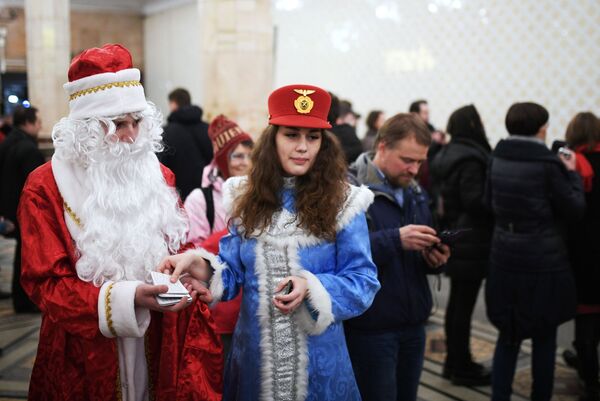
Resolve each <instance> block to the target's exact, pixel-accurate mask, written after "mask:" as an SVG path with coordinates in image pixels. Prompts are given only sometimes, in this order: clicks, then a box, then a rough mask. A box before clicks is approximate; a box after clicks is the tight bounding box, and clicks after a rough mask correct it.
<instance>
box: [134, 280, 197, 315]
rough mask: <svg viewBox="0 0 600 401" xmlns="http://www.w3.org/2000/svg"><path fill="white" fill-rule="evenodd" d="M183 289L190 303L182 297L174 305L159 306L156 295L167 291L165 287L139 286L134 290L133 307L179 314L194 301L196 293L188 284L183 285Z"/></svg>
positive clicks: (167, 288)
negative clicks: (190, 298) (187, 292)
mask: <svg viewBox="0 0 600 401" xmlns="http://www.w3.org/2000/svg"><path fill="white" fill-rule="evenodd" d="M184 286H185V288H186V289H187V290H188V291H190V295H191V296H192V301H191V302H188V301H187V299H188V298H187V297H182V298H181V300H180V301H179V302H178V303H176V304H175V305H171V306H160V305H159V304H158V301H157V300H156V296H157V295H158V294H164V293H165V292H167V291H168V290H169V287H167V286H166V285H151V284H140V285H138V287H137V288H136V289H135V298H134V302H135V306H138V307H140V308H146V309H151V310H154V311H157V312H179V311H180V310H182V309H185V308H187V306H188V305H191V304H192V303H194V301H195V300H196V297H197V296H198V293H197V292H196V291H195V290H194V289H193V288H192V286H191V285H190V284H184Z"/></svg>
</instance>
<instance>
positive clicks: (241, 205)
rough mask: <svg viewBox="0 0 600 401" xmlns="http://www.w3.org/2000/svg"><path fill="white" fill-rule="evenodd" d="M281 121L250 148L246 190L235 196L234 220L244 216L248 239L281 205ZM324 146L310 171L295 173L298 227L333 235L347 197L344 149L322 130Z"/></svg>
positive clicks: (332, 237) (326, 236)
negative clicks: (252, 148)
mask: <svg viewBox="0 0 600 401" xmlns="http://www.w3.org/2000/svg"><path fill="white" fill-rule="evenodd" d="M278 129H279V126H276V125H269V126H268V127H267V129H265V131H264V132H263V134H262V135H261V136H260V138H259V139H258V142H257V144H256V147H255V148H254V150H253V152H252V156H251V157H252V169H251V170H250V174H249V176H248V184H247V185H246V187H245V189H244V193H243V194H242V195H240V197H239V198H238V199H237V200H236V203H235V206H234V209H233V213H232V219H235V220H238V219H239V221H241V226H242V227H243V229H244V236H245V237H246V238H247V237H249V236H250V235H251V234H252V233H254V232H255V231H256V230H257V231H259V233H262V232H264V230H265V229H266V228H268V227H269V225H270V224H271V218H272V216H273V214H274V213H275V212H276V211H277V210H278V209H280V208H281V202H280V192H281V189H282V187H283V177H284V172H283V168H282V167H281V163H280V161H279V157H278V156H277V147H276V144H275V136H276V135H277V131H278ZM321 134H322V135H321V138H322V139H321V147H320V149H319V152H318V153H317V157H316V160H315V162H314V164H313V166H312V167H311V168H310V170H309V171H308V172H307V173H306V174H304V175H303V176H298V177H296V204H295V207H296V211H297V215H298V217H297V219H298V226H299V227H301V228H303V229H305V230H307V231H308V232H310V233H311V234H313V235H315V236H316V237H319V238H323V239H325V240H328V241H333V240H335V237H336V218H337V215H338V213H339V212H340V210H341V208H342V206H343V204H344V202H345V200H346V196H347V188H348V184H347V183H346V180H345V175H346V162H345V159H344V154H343V153H342V150H341V148H340V145H339V143H338V142H337V139H336V138H335V137H334V136H333V134H331V133H329V132H327V131H325V130H322V131H321Z"/></svg>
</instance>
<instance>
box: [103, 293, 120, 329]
mask: <svg viewBox="0 0 600 401" xmlns="http://www.w3.org/2000/svg"><path fill="white" fill-rule="evenodd" d="M113 285H115V283H110V285H109V286H108V288H107V289H106V295H105V296H104V308H105V309H106V323H107V324H108V330H110V334H112V335H113V336H115V337H116V336H117V332H116V331H115V328H114V327H113V321H112V308H111V307H110V292H111V291H112V288H113Z"/></svg>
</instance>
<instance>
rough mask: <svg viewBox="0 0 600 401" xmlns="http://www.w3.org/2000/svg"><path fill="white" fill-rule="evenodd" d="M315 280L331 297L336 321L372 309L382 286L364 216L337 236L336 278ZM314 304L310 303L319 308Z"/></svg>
mask: <svg viewBox="0 0 600 401" xmlns="http://www.w3.org/2000/svg"><path fill="white" fill-rule="evenodd" d="M315 276H316V278H317V279H318V280H319V282H320V284H321V285H322V287H323V288H324V289H325V291H326V292H327V294H328V295H329V298H330V300H331V313H332V314H333V320H334V321H336V322H339V321H341V320H346V319H350V318H352V317H355V316H358V315H360V314H362V313H363V312H364V311H365V310H367V308H369V306H371V303H372V302H373V299H374V298H375V294H376V293H377V291H378V290H379V288H380V285H379V281H378V280H377V268H376V267H375V264H374V263H373V260H372V258H371V247H370V244H369V233H368V229H367V221H366V218H365V215H364V213H359V214H358V215H357V216H355V217H354V218H353V219H352V220H351V221H350V222H349V223H348V225H346V226H345V227H344V228H343V229H342V230H340V231H339V232H338V233H337V238H336V269H335V274H333V273H317V274H315ZM308 281H309V291H311V292H312V295H315V294H314V286H313V288H311V284H315V283H311V280H310V279H309V280H308ZM316 285H317V286H318V283H317V284H316ZM311 301H312V300H309V303H311V305H312V306H316V305H315V303H313V302H311ZM316 309H317V310H318V309H319V308H318V307H317V308H316Z"/></svg>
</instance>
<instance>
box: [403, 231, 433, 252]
mask: <svg viewBox="0 0 600 401" xmlns="http://www.w3.org/2000/svg"><path fill="white" fill-rule="evenodd" d="M400 243H401V244H402V249H404V250H406V251H422V250H424V249H428V248H430V247H432V246H433V245H435V244H439V243H440V239H439V238H438V237H436V232H435V230H434V229H433V228H431V227H429V226H422V225H416V224H409V225H407V226H404V227H400Z"/></svg>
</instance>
